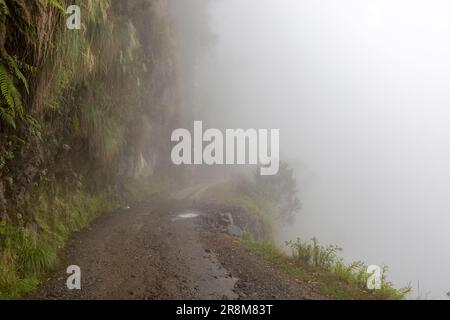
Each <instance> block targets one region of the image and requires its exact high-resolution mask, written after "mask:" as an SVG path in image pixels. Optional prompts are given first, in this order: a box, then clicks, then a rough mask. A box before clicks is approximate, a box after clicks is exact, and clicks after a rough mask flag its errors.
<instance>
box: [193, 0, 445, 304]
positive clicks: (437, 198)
mask: <svg viewBox="0 0 450 320" xmlns="http://www.w3.org/2000/svg"><path fill="white" fill-rule="evenodd" d="M208 10H209V11H208V17H209V28H210V31H211V32H212V34H213V35H214V44H213V45H211V46H210V47H209V48H208V49H207V52H206V53H205V54H204V55H203V56H202V58H201V59H199V61H198V62H197V64H196V65H195V70H196V74H195V79H194V80H193V81H195V86H196V88H197V101H196V103H197V104H198V108H199V109H200V111H201V112H200V111H199V113H198V115H200V114H201V115H202V117H203V119H199V120H205V123H206V125H208V126H210V127H215V126H216V127H229V128H238V127H244V128H267V129H270V128H279V129H280V144H281V154H282V157H281V160H282V161H287V162H289V164H290V165H291V166H292V167H294V168H295V170H296V173H297V177H298V185H299V188H300V190H301V191H300V196H301V200H302V203H303V207H302V209H301V211H300V212H299V214H298V216H297V219H296V223H295V225H294V226H292V227H290V228H289V229H287V230H285V232H284V233H283V235H282V236H283V238H285V239H292V238H296V237H297V236H300V237H302V238H303V239H308V238H310V237H312V236H317V237H318V238H319V240H320V241H321V242H322V243H333V244H338V245H340V246H342V247H343V248H344V252H343V255H344V256H345V258H346V259H348V260H354V259H358V260H359V259H362V260H364V261H365V262H366V263H368V264H376V265H382V264H384V263H385V264H387V265H389V266H390V272H389V278H390V279H391V280H393V281H394V283H395V284H396V285H397V286H403V285H406V284H408V283H409V282H411V285H412V286H413V288H414V289H417V282H418V281H419V284H420V292H417V290H415V292H414V293H413V294H412V296H411V297H412V298H415V297H416V296H417V295H420V296H421V297H422V298H425V297H427V298H445V293H446V292H448V291H449V290H450V252H449V247H450V232H449V230H450V197H449V194H448V191H449V187H448V186H449V182H450V151H449V146H450V90H449V89H450V58H449V57H450V41H449V35H450V19H448V12H450V3H448V1H445V0H442V1H437V0H431V1H412V0H401V1H400V0H389V1H387V0H378V1H367V0H365V1H363V0H353V1H349V0H343V1H332V0H329V1H324V0H322V1H318V0H301V1H300V0H245V1H243V0H216V1H211V2H210V3H209V8H208Z"/></svg>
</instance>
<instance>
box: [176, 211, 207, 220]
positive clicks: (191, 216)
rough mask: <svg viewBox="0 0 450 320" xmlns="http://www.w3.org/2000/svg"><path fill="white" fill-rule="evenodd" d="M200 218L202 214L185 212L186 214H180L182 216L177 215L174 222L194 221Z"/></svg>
mask: <svg viewBox="0 0 450 320" xmlns="http://www.w3.org/2000/svg"><path fill="white" fill-rule="evenodd" d="M199 216H200V214H198V213H195V212H185V213H180V214H178V215H176V216H175V217H174V218H172V221H177V220H183V219H194V218H197V217H199Z"/></svg>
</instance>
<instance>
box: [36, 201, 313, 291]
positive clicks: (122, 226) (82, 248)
mask: <svg viewBox="0 0 450 320" xmlns="http://www.w3.org/2000/svg"><path fill="white" fill-rule="evenodd" d="M205 214H206V213H205V212H202V210H201V209H199V208H196V207H195V203H193V202H191V201H188V200H173V199H172V200H163V199H159V200H155V201H151V204H147V205H141V206H139V207H136V208H130V209H127V210H118V211H115V212H113V213H110V214H106V215H103V216H101V217H100V218H98V219H97V220H96V221H95V223H94V224H93V225H92V226H91V227H90V228H88V229H86V230H83V231H81V232H78V233H76V234H74V235H73V236H72V237H71V239H70V240H69V242H68V244H67V246H66V248H65V249H64V250H62V252H61V254H60V260H61V261H60V264H59V267H58V268H57V269H56V270H55V271H54V272H52V273H50V274H48V275H47V276H46V277H45V279H44V280H43V282H42V284H41V286H40V288H38V290H37V291H36V292H34V293H33V294H31V295H30V296H29V297H28V298H29V299H311V298H315V297H317V296H315V295H314V294H313V293H312V290H311V288H309V286H308V285H307V284H304V283H300V282H299V281H298V280H295V279H293V278H291V277H290V276H288V275H286V274H285V273H283V272H282V271H279V270H277V269H276V268H274V267H273V266H272V265H270V264H269V263H268V262H266V261H264V260H262V259H260V258H259V257H257V256H255V255H253V254H252V253H251V252H249V251H248V250H247V249H245V248H243V247H242V246H241V245H240V243H239V240H238V239H237V238H233V237H231V236H229V235H227V234H225V233H221V232H218V231H216V230H213V229H211V228H208V226H206V225H205V224H204V223H202V220H203V219H202V218H204V215H205ZM70 265H77V266H79V267H80V269H81V290H69V289H67V287H66V280H67V277H68V276H69V275H68V274H67V273H66V269H67V267H68V266H70Z"/></svg>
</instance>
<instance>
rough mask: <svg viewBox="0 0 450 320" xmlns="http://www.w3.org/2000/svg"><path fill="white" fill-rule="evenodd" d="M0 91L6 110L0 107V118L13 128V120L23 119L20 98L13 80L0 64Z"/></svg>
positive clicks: (14, 124) (14, 125) (14, 126)
mask: <svg viewBox="0 0 450 320" xmlns="http://www.w3.org/2000/svg"><path fill="white" fill-rule="evenodd" d="M0 91H1V97H2V98H3V100H4V103H5V104H6V108H4V107H1V110H0V117H1V118H2V119H3V121H5V122H6V123H8V124H9V125H10V126H12V127H13V128H16V123H15V118H17V117H19V118H22V117H23V106H22V96H21V94H20V92H19V91H18V90H17V88H16V86H15V84H14V80H13V78H12V76H11V74H10V73H9V72H8V70H7V69H6V68H5V66H4V65H3V64H0Z"/></svg>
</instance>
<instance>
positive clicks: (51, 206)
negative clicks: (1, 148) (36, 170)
mask: <svg viewBox="0 0 450 320" xmlns="http://www.w3.org/2000/svg"><path fill="white" fill-rule="evenodd" d="M53 186H54V185H53ZM43 188H44V186H41V187H37V186H36V187H34V188H33V189H34V190H31V191H30V192H29V193H28V194H29V195H30V196H29V198H28V199H27V200H26V205H25V206H24V207H23V210H24V211H23V212H22V213H18V212H17V213H15V217H14V218H15V219H16V220H17V222H15V223H12V222H7V221H6V220H3V221H2V223H1V224H0V243H1V244H2V250H1V252H0V299H11V298H20V297H21V296H23V295H24V294H25V293H27V292H29V291H31V290H33V289H34V288H35V287H36V286H37V284H38V283H39V279H40V276H41V275H42V273H44V272H46V271H48V270H49V269H50V268H52V267H54V266H55V265H56V263H57V251H58V250H59V249H60V248H62V247H63V246H64V243H65V241H66V240H67V238H68V237H69V235H70V234H71V233H72V232H73V231H78V230H80V229H82V228H84V227H86V226H88V225H89V224H90V222H91V221H92V220H93V219H94V218H95V217H96V216H97V215H98V214H99V213H101V212H107V211H110V210H112V209H113V208H114V203H112V202H111V196H110V195H109V194H107V193H101V194H96V195H93V194H88V193H86V192H85V191H84V190H82V189H81V188H80V189H78V190H77V191H75V192H67V190H64V188H49V189H45V190H43ZM27 216H33V217H34V221H35V222H29V221H28V222H27V221H25V219H26V217H27Z"/></svg>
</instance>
